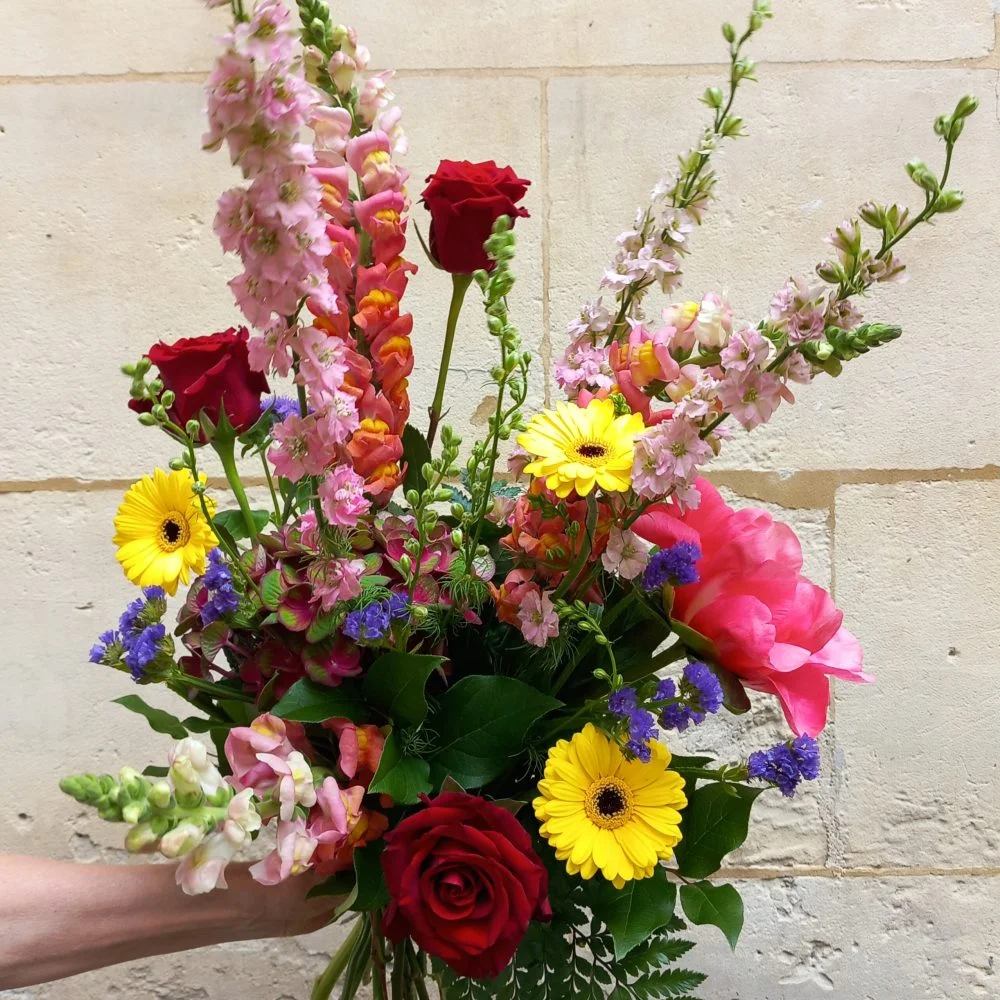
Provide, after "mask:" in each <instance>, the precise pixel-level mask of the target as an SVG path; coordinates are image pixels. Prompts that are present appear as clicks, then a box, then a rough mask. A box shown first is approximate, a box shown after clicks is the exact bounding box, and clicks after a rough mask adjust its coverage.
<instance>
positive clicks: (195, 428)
mask: <svg viewBox="0 0 1000 1000" xmlns="http://www.w3.org/2000/svg"><path fill="white" fill-rule="evenodd" d="M184 433H185V434H187V436H188V437H189V438H197V437H198V435H199V434H201V424H199V423H198V421H197V420H189V421H188V422H187V423H186V424H185V425H184Z"/></svg>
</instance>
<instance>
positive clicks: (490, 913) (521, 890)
mask: <svg viewBox="0 0 1000 1000" xmlns="http://www.w3.org/2000/svg"><path fill="white" fill-rule="evenodd" d="M424 801H425V803H426V808H425V809H423V810H421V811H420V812H418V813H414V814H413V815H412V816H408V817H407V818H406V819H404V820H403V821H402V822H401V823H400V824H399V826H397V827H396V828H395V829H394V830H392V831H390V832H389V833H387V834H386V836H385V842H386V849H385V851H384V852H383V853H382V869H383V871H384V872H385V879H386V882H387V883H388V886H389V893H390V895H391V897H392V901H391V902H390V903H389V907H388V909H387V910H386V913H385V920H384V923H383V927H384V930H385V933H386V934H387V935H388V936H389V938H390V939H391V940H392V941H401V940H402V939H403V938H405V937H407V936H409V937H411V938H413V940H414V941H415V942H416V943H417V945H419V946H420V947H421V948H423V949H424V951H427V952H430V953H431V954H432V955H437V956H439V957H440V958H442V959H444V961H445V962H447V963H448V965H449V966H451V968H452V969H454V970H455V972H456V973H458V975H460V976H468V977H470V978H473V979H493V978H495V977H496V976H498V975H500V973H501V972H502V971H503V970H504V969H505V968H506V967H507V965H508V964H509V963H510V960H511V958H512V957H513V955H514V952H515V951H516V950H517V946H518V945H519V944H520V943H521V939H522V938H523V937H524V933H525V931H526V930H527V929H528V924H529V923H531V921H532V919H538V920H548V919H550V918H551V916H552V909H551V907H550V906H549V898H548V894H549V876H548V872H546V870H545V867H544V865H543V864H542V862H541V859H540V858H539V857H538V855H537V854H536V853H535V851H534V850H533V848H532V846H531V837H529V836H528V832H527V831H526V830H525V829H524V827H523V826H521V824H520V823H518V821H517V820H516V819H515V818H514V816H513V815H512V814H511V813H509V812H507V810H506V809H501V808H500V806H497V805H493V804H492V803H491V802H487V801H486V800H485V799H481V798H479V797H477V796H475V795H466V794H465V793H464V792H445V793H442V794H441V795H439V796H438V797H437V798H436V799H433V800H431V799H425V800H424Z"/></svg>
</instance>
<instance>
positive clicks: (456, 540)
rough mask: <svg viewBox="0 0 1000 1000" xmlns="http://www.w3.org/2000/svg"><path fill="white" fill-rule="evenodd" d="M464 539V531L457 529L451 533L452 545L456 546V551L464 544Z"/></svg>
mask: <svg viewBox="0 0 1000 1000" xmlns="http://www.w3.org/2000/svg"><path fill="white" fill-rule="evenodd" d="M464 537H465V536H464V535H463V534H462V529H461V528H455V530H454V531H452V533H451V544H452V545H454V546H455V548H456V549H457V548H459V547H460V546H461V544H462V540H463V539H464Z"/></svg>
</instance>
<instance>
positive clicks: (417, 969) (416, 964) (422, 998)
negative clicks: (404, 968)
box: [406, 941, 430, 1000]
mask: <svg viewBox="0 0 1000 1000" xmlns="http://www.w3.org/2000/svg"><path fill="white" fill-rule="evenodd" d="M406 951H407V955H408V956H409V959H410V968H411V969H412V970H413V985H414V986H415V987H416V990H417V997H418V1000H430V997H429V996H428V995H427V983H426V981H425V971H424V968H423V964H422V963H421V961H420V959H419V958H418V957H417V953H416V952H415V951H414V950H413V949H412V948H411V947H410V945H409V941H407V948H406Z"/></svg>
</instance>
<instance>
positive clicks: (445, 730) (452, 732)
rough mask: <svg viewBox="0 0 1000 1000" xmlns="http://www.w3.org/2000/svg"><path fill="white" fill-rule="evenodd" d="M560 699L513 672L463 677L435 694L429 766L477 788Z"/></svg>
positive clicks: (503, 767)
mask: <svg viewBox="0 0 1000 1000" xmlns="http://www.w3.org/2000/svg"><path fill="white" fill-rule="evenodd" d="M561 704H562V702H559V701H557V700H556V699H555V698H550V697H549V696H548V695H546V694H542V693H541V692H540V691H537V690H536V689H535V688H533V687H529V686H528V685H527V684H524V683H522V682H521V681H519V680H515V679H514V678H513V677H498V676H487V675H483V674H474V675H472V676H471V677H464V678H463V679H462V680H460V681H459V682H458V683H457V684H456V685H455V686H454V687H453V688H450V689H449V690H448V691H446V692H445V693H444V694H443V695H442V696H441V698H440V699H439V700H438V710H437V711H436V712H435V713H434V715H433V717H432V723H431V728H432V729H433V730H434V731H435V732H436V733H437V734H438V743H437V745H438V752H437V753H436V754H435V756H434V764H435V767H436V768H437V769H438V771H439V772H444V773H447V774H450V775H451V776H452V777H453V778H454V779H455V780H456V781H458V782H459V783H460V784H462V785H463V786H464V787H465V788H479V787H481V786H482V785H485V784H486V783H487V782H489V781H492V780H493V779H494V778H496V777H499V776H500V775H501V774H503V772H504V771H505V770H506V769H507V768H508V767H509V766H510V764H511V762H512V759H513V758H514V757H515V756H517V754H518V753H520V751H521V750H522V748H523V746H524V737H525V735H526V734H527V732H528V729H529V728H530V727H531V725H532V724H533V723H534V722H536V721H537V720H538V719H540V718H541V717H542V716H543V715H546V714H547V713H549V712H551V711H553V710H555V709H557V708H559V707H560V706H561Z"/></svg>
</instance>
